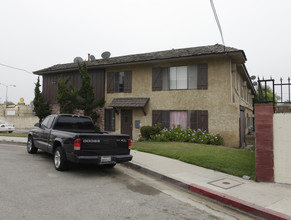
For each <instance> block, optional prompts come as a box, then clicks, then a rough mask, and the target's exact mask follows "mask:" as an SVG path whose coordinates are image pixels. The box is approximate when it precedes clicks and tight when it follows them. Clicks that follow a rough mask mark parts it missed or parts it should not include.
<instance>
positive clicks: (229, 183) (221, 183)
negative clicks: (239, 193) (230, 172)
mask: <svg viewBox="0 0 291 220" xmlns="http://www.w3.org/2000/svg"><path fill="white" fill-rule="evenodd" d="M208 184H210V185H213V186H217V187H220V188H223V189H230V188H233V187H236V186H239V185H241V184H243V183H242V182H239V181H236V180H232V179H227V178H225V179H221V180H215V181H212V182H208Z"/></svg>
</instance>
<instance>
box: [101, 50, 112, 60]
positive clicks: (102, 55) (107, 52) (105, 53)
mask: <svg viewBox="0 0 291 220" xmlns="http://www.w3.org/2000/svg"><path fill="white" fill-rule="evenodd" d="M110 55H111V54H110V52H109V51H105V52H103V53H102V54H101V57H102V58H103V59H107V58H109V57H110Z"/></svg>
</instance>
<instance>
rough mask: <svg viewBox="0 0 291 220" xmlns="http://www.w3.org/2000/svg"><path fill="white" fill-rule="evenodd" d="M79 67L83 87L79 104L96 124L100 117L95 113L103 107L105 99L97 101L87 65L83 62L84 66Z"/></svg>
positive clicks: (79, 93)
mask: <svg viewBox="0 0 291 220" xmlns="http://www.w3.org/2000/svg"><path fill="white" fill-rule="evenodd" d="M78 65H79V73H80V76H81V79H82V86H81V88H80V90H79V92H78V95H79V97H80V98H81V99H80V100H79V102H78V104H79V109H82V110H84V114H85V115H87V116H90V117H91V118H92V119H93V121H94V122H96V121H97V119H98V115H97V113H96V111H94V110H95V109H96V108H97V107H98V106H100V107H101V106H103V105H104V103H105V99H104V97H103V98H100V99H97V100H96V99H95V96H94V91H93V86H92V84H91V77H90V75H89V73H88V68H87V63H86V62H83V64H80V63H78Z"/></svg>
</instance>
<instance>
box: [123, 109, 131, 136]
mask: <svg viewBox="0 0 291 220" xmlns="http://www.w3.org/2000/svg"><path fill="white" fill-rule="evenodd" d="M121 133H122V134H128V135H129V136H130V138H131V139H132V110H121Z"/></svg>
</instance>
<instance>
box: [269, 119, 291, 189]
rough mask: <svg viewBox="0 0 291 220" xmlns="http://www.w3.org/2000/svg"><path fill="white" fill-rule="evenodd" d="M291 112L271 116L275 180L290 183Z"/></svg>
mask: <svg viewBox="0 0 291 220" xmlns="http://www.w3.org/2000/svg"><path fill="white" fill-rule="evenodd" d="M290 125H291V113H278V114H274V116H273V129H274V130H273V137H274V174H275V182H277V183H288V184H291V172H290V170H291V163H290V157H291V146H290V137H289V135H290V134H291V126H290Z"/></svg>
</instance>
